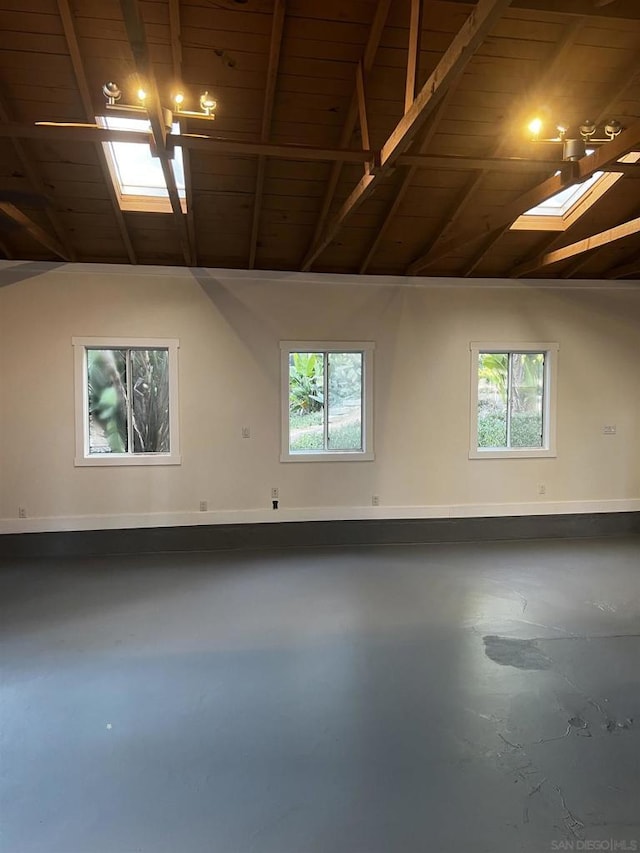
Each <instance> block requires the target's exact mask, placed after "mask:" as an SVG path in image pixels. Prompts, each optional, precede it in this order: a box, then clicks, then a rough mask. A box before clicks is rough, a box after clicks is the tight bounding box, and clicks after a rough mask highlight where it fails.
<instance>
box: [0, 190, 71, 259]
mask: <svg viewBox="0 0 640 853" xmlns="http://www.w3.org/2000/svg"><path fill="white" fill-rule="evenodd" d="M0 213H2V214H4V215H5V216H6V217H7V218H8V219H10V220H11V221H12V222H14V223H15V224H16V225H17V226H18V227H19V228H21V229H22V230H23V231H26V232H27V233H28V234H30V235H31V237H33V239H34V240H35V241H36V242H37V243H40V245H41V246H45V247H46V248H47V249H49V250H50V251H51V252H53V253H54V255H57V256H58V257H59V258H62V259H63V260H64V261H70V260H71V259H70V258H69V256H68V255H67V253H66V251H65V250H64V249H63V247H62V246H61V245H60V243H59V242H58V241H57V240H56V239H55V238H54V237H52V236H51V234H47V232H46V231H45V230H44V228H41V227H40V225H38V224H37V223H36V222H34V221H33V219H30V218H29V217H28V216H27V214H26V213H23V212H22V211H21V210H20V209H19V208H17V207H16V206H15V204H11V203H9V202H7V201H0Z"/></svg>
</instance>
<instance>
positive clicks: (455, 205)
mask: <svg viewBox="0 0 640 853" xmlns="http://www.w3.org/2000/svg"><path fill="white" fill-rule="evenodd" d="M0 33H1V34H2V42H1V48H0V256H2V255H4V257H6V258H9V259H26V260H60V259H63V260H71V261H85V262H106V263H139V264H169V265H188V266H196V265H197V266H208V267H231V268H241V269H246V268H254V267H255V268H258V269H280V270H312V271H317V272H329V271H331V272H339V273H358V272H359V273H365V272H366V273H372V274H376V273H380V274H395V275H406V274H410V275H411V274H427V275H439V276H470V277H485V276H498V277H508V276H535V277H545V276H548V277H566V278H570V277H576V278H581V279H582V278H586V279H588V278H604V279H614V278H626V277H638V275H639V274H640V230H639V227H638V217H639V216H640V192H639V190H640V182H639V178H640V165H637V166H636V165H632V164H629V165H627V166H626V167H625V173H624V176H623V177H622V178H620V179H619V180H618V181H616V182H615V184H614V186H613V187H612V188H611V189H610V190H609V191H607V192H606V193H604V194H603V195H602V196H601V197H600V198H599V199H598V201H597V202H596V203H595V204H593V206H592V207H590V208H589V209H588V210H587V212H586V213H585V214H584V215H583V216H581V217H580V218H578V219H577V221H576V222H575V223H574V224H573V225H571V226H570V227H569V228H568V229H567V230H565V231H562V232H558V231H541V230H511V229H510V226H511V224H512V223H513V221H514V220H515V219H516V218H517V217H518V216H519V215H520V214H521V213H523V212H524V211H525V210H527V209H529V208H530V207H532V206H533V205H535V204H536V203H537V202H539V201H542V200H543V199H544V198H546V197H548V196H549V195H551V194H553V192H555V191H557V190H559V189H560V188H562V187H563V186H566V185H567V184H571V183H573V182H576V181H578V180H582V179H584V178H585V177H588V176H589V175H590V174H592V173H593V171H594V169H595V167H596V166H597V167H598V168H602V169H604V170H605V171H606V170H609V171H610V170H611V169H612V168H613V165H612V164H615V163H616V161H617V160H618V158H619V157H620V156H622V155H624V154H625V153H627V152H630V151H640V3H639V2H638V0H608V2H607V0H478V2H477V3H473V2H460V1H459V0H393V2H391V0H378V2H376V0H322V2H321V3H320V2H317V0H0ZM109 80H114V81H117V82H118V84H119V86H120V88H121V89H122V91H123V101H126V102H128V103H133V102H135V94H134V93H135V91H136V89H137V88H138V85H140V84H141V83H142V84H144V86H145V87H146V89H147V91H148V92H149V96H148V98H147V105H148V110H149V118H150V122H151V127H150V132H149V133H150V135H149V136H148V137H147V136H145V137H144V139H151V140H152V141H153V144H154V148H155V151H156V153H157V155H158V159H159V162H160V163H161V165H162V167H163V170H164V173H165V175H167V177H168V178H169V181H170V182H171V186H170V188H169V194H170V200H171V206H172V212H168V213H150V212H130V211H121V210H120V207H119V204H118V199H117V196H116V192H115V190H114V188H113V186H112V183H111V180H110V174H109V169H108V166H107V163H106V159H105V155H104V151H103V147H102V141H104V140H105V139H107V138H108V137H109V134H110V132H109V131H105V130H99V129H98V128H96V127H95V126H94V124H95V117H96V116H99V115H104V114H105V109H104V103H105V102H104V97H103V95H102V87H103V84H104V83H105V82H107V81H109ZM178 88H180V89H182V90H184V92H185V94H187V96H190V97H191V99H192V102H193V101H195V102H196V103H197V100H198V98H199V96H200V93H201V92H203V91H204V90H208V91H209V92H210V93H211V94H212V95H213V96H214V97H215V98H216V100H217V102H218V107H217V110H216V120H215V122H204V121H201V120H198V119H186V120H183V122H182V124H181V131H180V132H181V136H180V138H179V140H176V141H179V142H180V143H181V145H182V147H183V151H184V153H185V175H186V187H187V213H186V214H183V212H182V209H181V207H180V200H179V198H178V194H177V190H176V188H175V186H174V185H173V173H172V170H171V168H170V163H171V153H172V152H171V146H172V144H173V143H172V140H171V138H170V136H167V135H166V130H165V128H164V123H163V120H162V118H163V114H162V108H163V107H170V106H171V96H172V93H175V91H176V90H177V89H178ZM190 108H192V109H193V104H192V105H191V106H190ZM536 113H538V114H540V113H542V114H543V115H544V116H546V117H547V118H548V119H549V120H550V121H552V122H555V121H562V122H566V123H567V124H568V126H569V127H570V128H577V127H578V126H579V125H580V124H581V123H583V122H584V120H585V119H587V118H591V119H593V120H594V121H596V122H597V123H598V124H599V125H602V124H603V123H604V122H606V121H607V120H609V119H612V118H615V119H617V120H618V121H619V122H620V123H621V125H622V127H623V131H622V133H621V134H620V135H619V136H618V137H616V138H615V139H614V140H612V141H610V142H606V143H604V144H603V145H602V146H601V147H599V148H597V150H596V153H595V154H594V155H593V156H592V157H587V158H582V159H581V160H579V161H578V162H574V163H569V162H561V160H562V146H561V145H559V144H556V143H548V144H547V143H541V142H538V143H532V142H531V141H530V140H528V139H527V133H526V130H525V126H526V122H527V120H528V118H530V117H531V116H532V115H533V114H536ZM36 122H48V123H53V124H55V125H57V126H53V124H47V125H44V126H42V125H39V126H36ZM205 137H206V138H205ZM558 170H559V171H558Z"/></svg>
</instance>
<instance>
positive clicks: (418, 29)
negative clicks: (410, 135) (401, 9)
mask: <svg viewBox="0 0 640 853" xmlns="http://www.w3.org/2000/svg"><path fill="white" fill-rule="evenodd" d="M423 12H424V3H423V0H411V13H410V16H409V49H408V51H407V78H406V83H405V91H404V111H405V113H407V112H408V111H409V109H410V107H411V104H412V103H413V102H414V101H415V99H416V95H417V93H418V71H419V63H420V41H421V36H422V17H423ZM367 147H368V146H367Z"/></svg>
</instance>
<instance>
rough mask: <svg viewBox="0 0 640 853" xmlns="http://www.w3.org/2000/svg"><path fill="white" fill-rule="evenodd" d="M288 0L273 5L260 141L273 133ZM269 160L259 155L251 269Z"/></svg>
mask: <svg viewBox="0 0 640 853" xmlns="http://www.w3.org/2000/svg"><path fill="white" fill-rule="evenodd" d="M286 6H287V3H286V0H275V5H274V7H273V20H272V24H271V41H270V43H269V64H268V66H267V82H266V85H265V88H264V105H263V107H262V127H261V129H260V142H262V143H265V142H268V141H269V135H270V133H271V119H272V116H273V105H274V101H275V97H276V82H277V79H278V66H279V64H280V48H281V46H282V34H283V32H284V18H285V13H286ZM266 166H267V161H266V158H265V155H264V154H260V155H259V156H258V171H257V175H256V189H255V193H254V203H253V218H252V222H251V238H250V243H249V269H250V270H252V269H253V268H254V266H255V263H256V250H257V247H258V231H259V228H260V211H261V210H262V197H263V195H264V180H265V176H266Z"/></svg>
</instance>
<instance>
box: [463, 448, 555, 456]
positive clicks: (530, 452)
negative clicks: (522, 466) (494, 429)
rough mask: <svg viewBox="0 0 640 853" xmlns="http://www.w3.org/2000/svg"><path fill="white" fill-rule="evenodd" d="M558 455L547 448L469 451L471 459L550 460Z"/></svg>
mask: <svg viewBox="0 0 640 853" xmlns="http://www.w3.org/2000/svg"><path fill="white" fill-rule="evenodd" d="M557 455H558V454H557V453H556V451H555V450H549V449H548V448H545V447H541V448H535V447H533V448H532V447H523V448H522V449H520V450H500V449H499V448H495V447H490V448H487V449H486V450H471V451H469V459H540V458H546V459H550V458H555V457H557Z"/></svg>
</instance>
